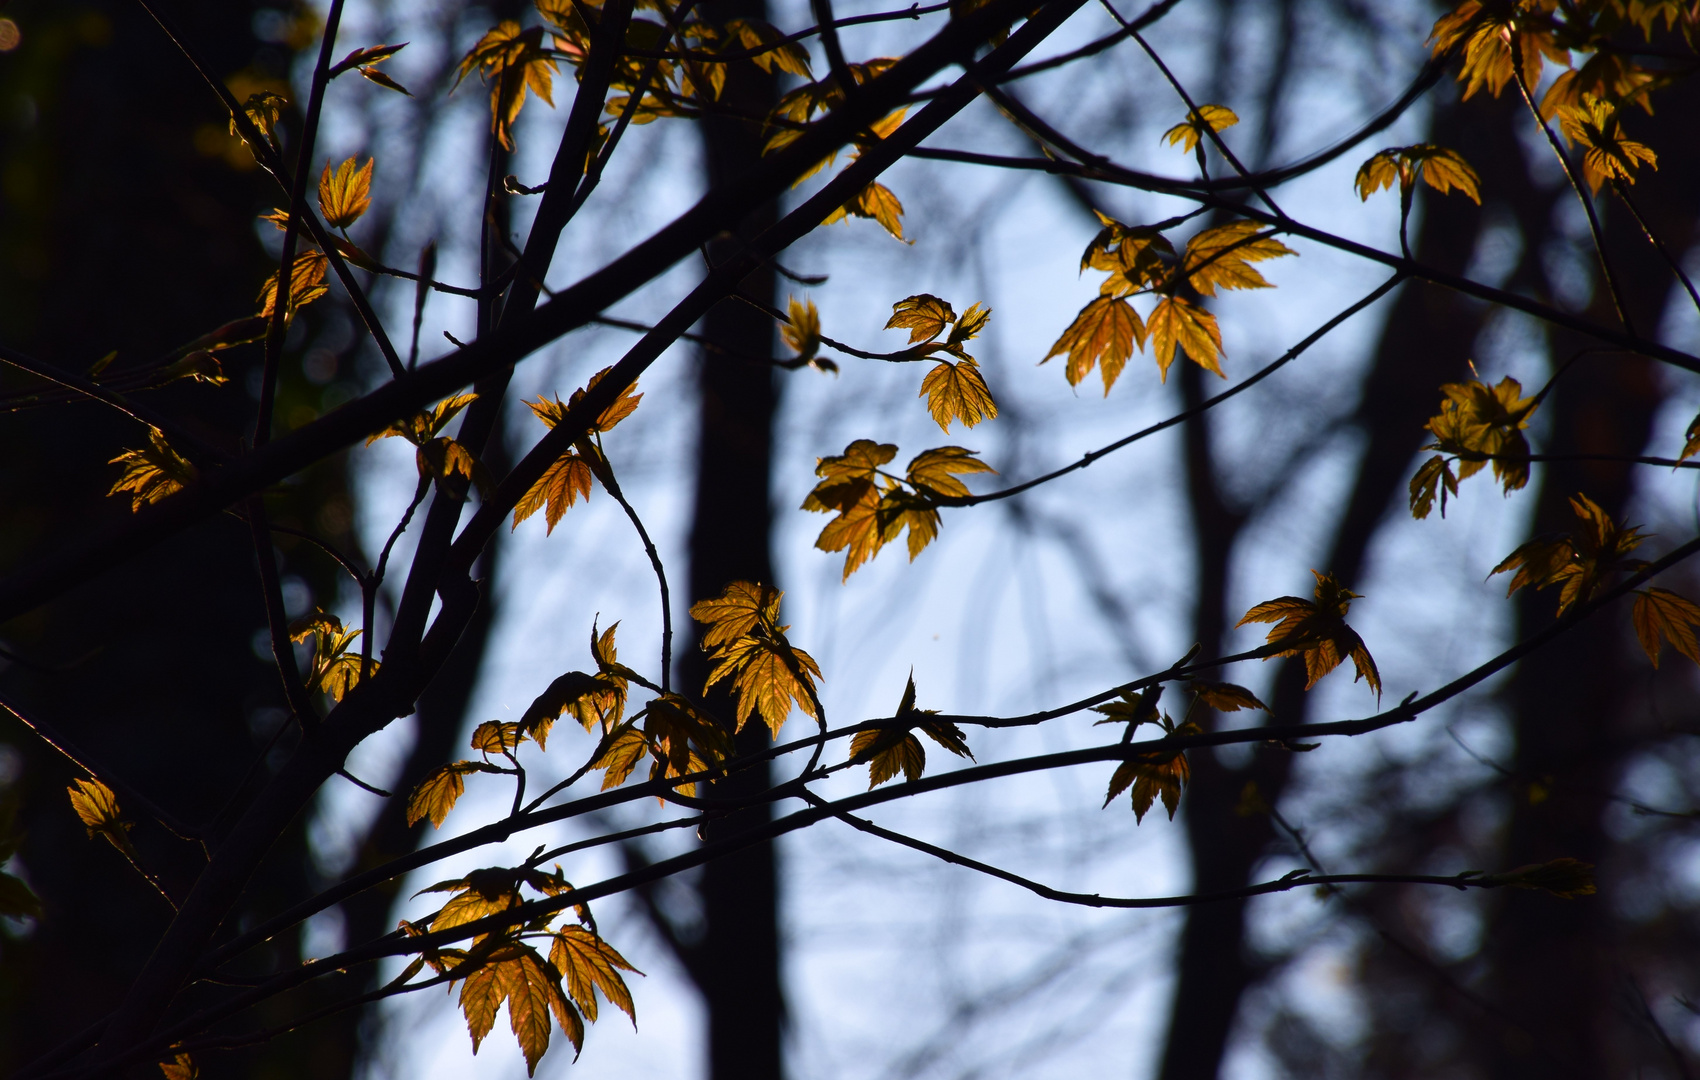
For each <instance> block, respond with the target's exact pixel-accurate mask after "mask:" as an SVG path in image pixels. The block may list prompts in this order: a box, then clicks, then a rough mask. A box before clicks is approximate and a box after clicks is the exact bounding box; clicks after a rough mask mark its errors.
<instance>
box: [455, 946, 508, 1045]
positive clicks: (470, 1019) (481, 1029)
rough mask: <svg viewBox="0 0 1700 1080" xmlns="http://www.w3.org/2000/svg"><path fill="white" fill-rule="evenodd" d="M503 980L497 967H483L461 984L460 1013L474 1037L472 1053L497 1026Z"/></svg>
mask: <svg viewBox="0 0 1700 1080" xmlns="http://www.w3.org/2000/svg"><path fill="white" fill-rule="evenodd" d="M502 997H503V994H502V992H501V978H500V976H498V975H497V973H496V969H495V967H494V966H493V965H492V966H486V967H481V968H479V969H478V970H477V971H474V972H472V973H471V974H469V975H467V977H466V981H465V982H462V983H461V984H460V1011H461V1012H462V1013H464V1014H465V1016H466V1030H467V1031H468V1033H470V1034H471V1035H472V1052H473V1053H474V1054H476V1053H478V1047H479V1045H480V1044H481V1043H483V1041H484V1037H485V1036H486V1035H488V1034H490V1029H491V1028H493V1027H495V1026H496V1013H497V1011H498V1010H500V1009H501V1007H502Z"/></svg>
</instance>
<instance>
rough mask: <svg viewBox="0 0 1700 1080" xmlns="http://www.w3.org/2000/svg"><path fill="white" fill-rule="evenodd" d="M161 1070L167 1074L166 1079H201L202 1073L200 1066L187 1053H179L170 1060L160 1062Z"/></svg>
mask: <svg viewBox="0 0 1700 1080" xmlns="http://www.w3.org/2000/svg"><path fill="white" fill-rule="evenodd" d="M159 1071H160V1072H162V1073H164V1074H165V1080H199V1077H200V1075H201V1069H200V1066H198V1065H196V1064H195V1061H194V1059H193V1058H191V1057H190V1056H189V1055H188V1054H185V1053H179V1054H178V1055H177V1056H176V1057H174V1058H172V1059H171V1060H170V1061H162V1062H160V1063H159Z"/></svg>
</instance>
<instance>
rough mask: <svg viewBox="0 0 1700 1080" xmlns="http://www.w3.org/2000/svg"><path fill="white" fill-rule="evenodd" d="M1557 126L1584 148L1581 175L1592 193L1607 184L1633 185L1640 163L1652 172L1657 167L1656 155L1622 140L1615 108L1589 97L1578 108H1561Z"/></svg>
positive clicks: (1573, 106) (1626, 140)
mask: <svg viewBox="0 0 1700 1080" xmlns="http://www.w3.org/2000/svg"><path fill="white" fill-rule="evenodd" d="M1558 125H1559V127H1560V128H1561V129H1562V130H1563V132H1564V134H1565V136H1566V137H1568V138H1569V139H1570V140H1571V141H1572V142H1576V143H1580V144H1581V145H1582V146H1584V147H1586V148H1587V153H1585V154H1584V155H1583V157H1582V172H1583V175H1584V176H1585V177H1586V178H1587V180H1588V186H1589V187H1590V188H1592V189H1593V190H1594V191H1595V192H1598V191H1599V190H1600V185H1601V184H1604V183H1605V182H1606V181H1607V180H1621V181H1623V182H1624V183H1626V184H1633V183H1634V182H1635V170H1636V169H1637V168H1639V167H1640V166H1641V164H1642V163H1643V162H1645V163H1646V164H1648V165H1651V166H1652V167H1653V168H1655V169H1656V168H1658V167H1659V159H1658V155H1656V154H1654V153H1653V151H1652V149H1651V148H1650V147H1648V146H1647V145H1646V144H1645V143H1639V142H1636V141H1635V140H1634V139H1629V138H1625V137H1624V135H1623V125H1622V124H1621V123H1619V121H1618V119H1617V107H1616V106H1615V105H1612V104H1611V103H1610V102H1607V101H1601V100H1600V99H1599V98H1597V97H1595V96H1594V95H1592V94H1586V95H1584V96H1583V97H1582V100H1581V103H1580V104H1578V105H1566V106H1564V107H1563V108H1560V109H1559V110H1558Z"/></svg>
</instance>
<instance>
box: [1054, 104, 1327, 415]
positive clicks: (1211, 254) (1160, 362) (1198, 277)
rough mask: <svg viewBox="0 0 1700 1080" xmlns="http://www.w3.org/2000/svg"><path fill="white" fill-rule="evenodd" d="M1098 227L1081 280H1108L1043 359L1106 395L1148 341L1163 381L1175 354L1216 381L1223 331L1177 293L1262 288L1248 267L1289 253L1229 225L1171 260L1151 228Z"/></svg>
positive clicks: (1198, 238) (1268, 238)
mask: <svg viewBox="0 0 1700 1080" xmlns="http://www.w3.org/2000/svg"><path fill="white" fill-rule="evenodd" d="M1182 126H1183V127H1184V126H1186V125H1182ZM1189 130H1192V129H1189ZM1193 134H1194V136H1196V131H1194V132H1193ZM1098 220H1099V221H1100V222H1101V223H1102V224H1103V226H1104V227H1103V228H1102V229H1101V230H1099V232H1098V235H1097V236H1095V237H1093V238H1092V242H1091V243H1090V244H1088V245H1087V246H1086V251H1085V253H1084V254H1082V255H1081V257H1080V269H1081V271H1082V272H1083V273H1084V272H1085V271H1086V270H1087V269H1092V270H1100V271H1103V272H1104V273H1106V274H1108V275H1109V277H1107V278H1106V279H1105V280H1104V282H1103V283H1102V284H1101V285H1099V287H1098V298H1097V299H1096V300H1093V301H1092V302H1090V303H1088V304H1087V305H1086V306H1085V307H1083V308H1081V309H1080V313H1079V314H1078V315H1076V316H1075V318H1074V322H1072V323H1070V324H1069V327H1068V329H1066V330H1064V331H1063V333H1062V336H1061V337H1059V338H1058V339H1057V341H1056V344H1054V345H1052V346H1051V351H1050V352H1048V353H1046V354H1045V360H1049V359H1050V358H1051V357H1053V356H1063V355H1066V356H1067V357H1068V367H1067V369H1066V372H1065V374H1066V375H1067V377H1068V381H1069V385H1071V386H1078V385H1079V384H1080V383H1081V381H1082V380H1084V379H1085V378H1086V376H1087V375H1089V374H1091V373H1092V369H1093V368H1094V367H1096V368H1098V370H1099V374H1100V376H1101V377H1102V378H1103V380H1104V393H1105V394H1106V395H1108V394H1109V392H1110V388H1111V387H1112V386H1114V385H1115V383H1116V380H1117V379H1118V378H1120V377H1121V373H1122V369H1123V368H1124V367H1125V366H1126V365H1127V361H1128V359H1129V358H1130V357H1132V356H1133V353H1134V350H1135V349H1139V350H1141V351H1143V350H1144V349H1145V342H1146V339H1147V338H1148V337H1149V338H1150V341H1151V353H1152V356H1153V358H1154V359H1155V360H1156V361H1157V370H1158V373H1159V374H1160V376H1161V377H1162V378H1163V379H1164V380H1165V381H1166V380H1167V379H1168V377H1169V367H1170V365H1172V364H1173V363H1174V361H1175V354H1176V350H1177V349H1180V350H1185V352H1186V355H1187V356H1189V357H1191V358H1192V361H1193V362H1194V363H1196V364H1198V365H1199V366H1200V367H1202V368H1204V369H1205V370H1206V371H1210V372H1214V373H1215V374H1217V375H1222V366H1221V363H1220V361H1221V358H1222V355H1223V354H1222V331H1221V328H1220V327H1219V326H1217V324H1216V316H1214V315H1212V314H1211V313H1210V312H1208V311H1206V310H1204V309H1203V308H1202V307H1200V306H1199V305H1198V304H1197V303H1195V302H1193V301H1191V300H1188V299H1186V298H1185V297H1183V296H1181V295H1179V292H1180V290H1181V289H1182V287H1183V286H1187V287H1190V288H1191V289H1192V290H1193V291H1194V292H1196V293H1198V294H1199V295H1201V296H1215V295H1216V292H1217V290H1218V289H1267V288H1270V287H1271V286H1270V284H1269V282H1268V281H1267V280H1266V279H1265V278H1264V277H1263V275H1262V274H1261V273H1260V272H1259V271H1258V270H1257V268H1256V267H1254V266H1252V265H1251V264H1252V263H1256V262H1263V261H1265V260H1267V259H1274V258H1278V257H1280V256H1282V255H1292V254H1295V252H1294V251H1293V250H1292V249H1291V248H1289V247H1287V246H1286V245H1285V244H1283V243H1281V242H1280V241H1279V240H1277V239H1275V238H1274V231H1273V230H1269V229H1265V228H1264V227H1263V226H1261V225H1259V224H1258V223H1257V222H1255V221H1230V222H1228V223H1227V224H1224V225H1217V226H1214V227H1212V228H1208V229H1204V230H1201V231H1200V232H1198V233H1197V234H1196V235H1194V236H1193V237H1192V239H1191V240H1190V241H1188V242H1187V246H1186V250H1185V251H1184V252H1183V253H1182V254H1180V255H1179V256H1177V255H1176V254H1175V248H1174V245H1173V244H1171V243H1170V242H1169V240H1168V238H1166V237H1165V236H1164V235H1163V234H1162V233H1161V232H1160V231H1158V230H1157V229H1155V228H1152V227H1149V226H1128V225H1124V224H1122V223H1121V222H1119V221H1117V220H1115V219H1114V218H1111V217H1107V216H1105V215H1104V214H1101V213H1100V214H1099V215H1098ZM1141 295H1155V296H1157V297H1158V301H1157V305H1156V307H1154V308H1152V309H1151V313H1150V314H1149V315H1148V316H1146V317H1144V318H1141V317H1140V314H1139V312H1138V311H1137V310H1136V309H1135V308H1134V306H1133V304H1132V303H1130V302H1129V299H1128V298H1129V297H1132V296H1141ZM1041 362H1043V361H1041Z"/></svg>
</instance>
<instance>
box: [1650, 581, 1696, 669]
mask: <svg viewBox="0 0 1700 1080" xmlns="http://www.w3.org/2000/svg"><path fill="white" fill-rule="evenodd" d="M1696 626H1700V605H1696V604H1695V603H1694V602H1693V601H1692V600H1689V599H1688V598H1687V597H1683V596H1678V595H1677V594H1676V593H1673V592H1671V591H1669V590H1668V589H1637V590H1635V637H1636V638H1637V639H1638V640H1639V641H1640V642H1641V648H1642V649H1643V650H1645V651H1646V653H1647V659H1649V660H1651V661H1652V662H1653V666H1654V667H1658V666H1659V635H1660V634H1663V635H1664V637H1665V638H1666V640H1668V641H1669V642H1670V643H1671V645H1673V646H1674V647H1675V648H1676V651H1677V652H1679V653H1681V654H1682V655H1684V656H1686V657H1688V658H1689V659H1690V660H1692V661H1694V662H1695V663H1696V664H1700V643H1696V641H1695V638H1694V628H1695V627H1696Z"/></svg>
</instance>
